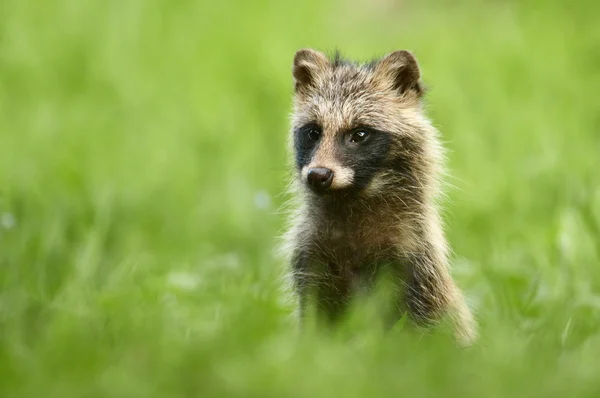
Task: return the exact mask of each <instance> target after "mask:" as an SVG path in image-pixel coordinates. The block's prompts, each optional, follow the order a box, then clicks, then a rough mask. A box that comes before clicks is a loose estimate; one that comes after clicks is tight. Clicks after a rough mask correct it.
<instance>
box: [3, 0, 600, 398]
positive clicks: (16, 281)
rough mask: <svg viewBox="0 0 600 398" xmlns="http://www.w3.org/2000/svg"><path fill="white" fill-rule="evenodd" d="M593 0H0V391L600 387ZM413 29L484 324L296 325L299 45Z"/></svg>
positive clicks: (506, 392)
mask: <svg viewBox="0 0 600 398" xmlns="http://www.w3.org/2000/svg"><path fill="white" fill-rule="evenodd" d="M598 11H599V9H598V5H596V3H595V2H592V1H587V2H586V1H578V2H570V3H568V2H564V3H561V2H554V1H547V2H535V1H521V2H517V1H471V2H464V1H462V2H446V1H440V2H417V1H402V2H393V1H384V0H377V1H365V0H352V1H350V2H341V1H335V2H319V1H308V2H267V1H255V2H242V1H238V2H233V1H230V0H225V1H220V2H202V1H195V2H194V1H171V2H167V1H157V0H155V1H142V0H129V1H110V0H107V1H85V2H84V1H78V0H55V1H52V2H49V1H48V2H43V1H22V0H4V1H2V2H0V396H2V397H29V396H36V397H38V396H45V397H54V396H56V397H96V396H98V397H99V396H109V397H137V396H139V397H176V396H202V397H209V396H218V397H223V396H236V395H237V396H260V397H267V396H273V397H282V396H286V397H287V396H327V397H330V396H344V397H352V396H357V397H365V396H400V395H409V396H411V397H421V396H422V397H429V396H431V397H439V396H478V397H479V396H485V397H495V396H515V395H518V396H526V397H535V396H540V397H549V396H556V397H564V396H589V397H596V396H598V394H599V393H600V382H599V381H598V366H599V365H600V360H599V358H600V334H599V332H600V267H599V259H600V243H599V242H600V174H599V173H598V170H599V166H600V160H599V157H600V116H599V115H600V112H599V111H600V109H599V108H600V106H599V102H598V99H597V96H598V94H597V93H598V91H599V89H600V68H599V65H600V47H599V46H598V44H599V43H600V24H598V23H597V14H598ZM307 46H309V47H316V48H320V49H324V50H329V49H333V48H335V47H337V48H339V49H341V50H343V51H344V53H345V54H347V55H348V56H350V57H352V58H359V59H361V58H370V57H371V56H373V55H382V54H384V53H386V52H388V51H390V50H394V49H400V48H406V49H410V50H412V51H413V52H414V53H415V54H416V55H417V57H418V59H419V61H420V63H421V67H422V72H423V77H424V79H425V82H426V83H427V85H428V86H429V95H428V111H429V114H430V115H431V117H432V119H433V120H434V122H435V124H436V126H438V127H439V128H440V130H441V131H442V132H443V139H444V141H445V144H446V146H447V147H448V148H449V168H450V173H451V175H452V176H453V177H452V178H451V179H450V180H449V183H450V184H451V185H452V186H454V188H453V189H451V190H450V191H449V192H448V196H449V199H450V200H449V202H448V204H447V209H446V219H447V224H448V228H447V233H448V237H449V240H450V243H451V245H452V247H453V250H454V253H455V254H454V258H453V272H454V275H455V277H456V279H457V281H458V283H459V285H460V286H461V287H462V288H463V289H464V290H465V292H466V294H467V296H468V297H469V300H470V302H471V304H472V306H473V307H474V308H475V309H476V312H477V314H478V318H479V321H480V323H481V335H482V338H481V341H480V343H479V345H478V346H476V347H474V348H472V349H469V350H461V349H458V348H457V347H455V346H454V344H453V343H452V342H450V341H448V340H447V339H444V338H441V337H440V336H436V335H432V336H417V335H416V334H415V333H412V332H408V331H406V330H398V331H395V332H394V333H392V334H388V335H382V334H380V333H379V332H378V331H377V330H375V329H374V328H370V327H368V324H367V325H365V323H368V322H365V321H364V320H362V321H361V319H362V318H361V316H360V314H358V315H356V317H355V319H354V321H350V322H349V323H348V325H346V328H342V329H341V330H339V331H337V332H334V333H323V332H320V331H308V332H307V333H305V334H298V333H297V330H296V328H295V326H294V323H293V322H292V321H291V320H290V314H291V312H292V311H293V308H291V307H290V305H289V304H288V303H287V302H286V301H285V300H284V297H282V293H281V280H280V275H281V273H282V270H283V269H284V267H285V264H282V263H281V261H280V260H279V259H277V258H276V257H275V256H274V255H273V248H274V246H275V244H276V237H277V235H278V234H279V233H280V232H281V229H282V226H283V221H284V219H283V216H282V215H281V213H280V212H279V211H278V209H279V208H280V206H281V205H282V203H283V202H284V201H285V199H286V197H285V195H284V194H283V192H284V190H285V187H286V183H287V179H288V176H289V173H288V171H287V169H286V156H287V154H286V140H287V134H288V133H287V131H288V114H289V112H290V96H291V88H292V81H291V60H292V57H293V54H294V51H295V50H297V49H298V48H301V47H307Z"/></svg>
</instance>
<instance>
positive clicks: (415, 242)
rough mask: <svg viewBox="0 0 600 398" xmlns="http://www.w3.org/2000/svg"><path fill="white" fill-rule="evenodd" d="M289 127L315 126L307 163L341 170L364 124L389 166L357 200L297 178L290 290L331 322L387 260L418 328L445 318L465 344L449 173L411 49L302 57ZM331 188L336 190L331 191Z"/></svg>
mask: <svg viewBox="0 0 600 398" xmlns="http://www.w3.org/2000/svg"><path fill="white" fill-rule="evenodd" d="M293 75H294V78H295V81H296V85H295V92H296V94H295V97H294V113H293V119H292V129H293V130H296V129H297V128H299V127H301V126H302V125H305V124H306V123H311V122H317V123H319V125H320V126H322V130H323V136H322V137H323V138H322V142H320V146H319V147H318V150H317V151H316V153H315V154H314V156H313V158H312V160H311V162H312V163H311V164H312V165H316V166H317V167H324V165H325V167H329V168H331V169H334V170H335V168H336V167H341V166H340V164H339V163H340V160H339V153H338V150H337V149H336V145H338V144H337V142H338V141H339V140H338V137H339V135H340V134H343V133H344V132H347V131H348V130H351V129H352V128H354V127H356V126H360V125H367V126H372V127H374V128H376V129H377V130H381V131H385V132H388V133H389V134H390V135H391V137H392V139H391V143H390V146H389V152H388V154H387V158H386V161H389V162H397V164H398V167H396V168H394V169H393V170H390V169H385V170H380V171H378V172H377V173H375V175H374V176H373V178H372V179H371V181H370V182H369V184H368V185H367V186H366V187H364V189H362V190H361V191H360V193H359V194H357V195H354V196H351V195H349V194H345V193H344V191H339V192H333V193H332V194H331V195H325V196H317V195H314V194H312V193H311V192H309V191H308V190H307V189H306V188H305V184H303V181H302V178H303V177H302V173H301V171H299V172H298V173H297V174H296V176H297V178H296V179H295V181H294V184H293V186H294V187H295V189H294V194H295V197H296V199H298V201H299V204H298V206H297V210H296V211H295V213H294V216H293V218H292V221H291V228H290V230H289V232H288V234H287V243H288V245H287V251H288V253H289V255H290V261H291V264H292V275H291V276H292V279H293V284H294V287H295V289H296V292H297V294H298V297H299V299H300V310H301V311H304V309H305V307H306V303H307V300H308V299H309V295H311V294H314V295H315V296H316V300H317V305H318V307H319V308H320V309H321V312H322V313H323V314H326V315H328V316H329V318H332V319H333V318H335V317H336V316H337V315H339V314H340V313H342V312H343V310H344V308H345V307H346V305H347V304H348V303H349V301H350V300H351V299H352V297H353V296H354V295H355V294H356V292H357V291H358V290H359V289H360V288H361V287H366V288H367V289H368V288H369V287H371V286H373V284H374V281H375V279H376V277H377V275H378V274H379V272H380V265H381V264H382V263H386V264H389V263H392V264H393V265H392V271H393V272H392V275H393V278H394V281H395V283H396V285H397V288H398V289H397V291H398V298H397V302H396V303H395V307H396V308H397V309H398V311H399V312H402V311H408V313H409V314H410V316H411V318H412V319H413V320H414V321H415V322H416V323H417V324H420V325H425V324H429V323H431V322H437V321H439V320H440V319H441V318H442V317H444V316H446V315H447V316H449V318H450V319H451V320H452V321H453V325H454V328H455V331H456V336H457V338H458V340H459V341H461V342H462V343H465V344H468V343H470V342H472V341H473V340H474V339H475V336H476V332H475V324H474V321H473V319H472V316H471V313H470V311H469V309H468V307H467V306H466V304H465V302H464V299H463V297H462V294H461V292H460V291H459V289H458V288H457V287H456V285H455V284H454V282H453V280H452V278H451V275H450V271H449V267H448V248H447V244H446V240H445V238H444V234H443V230H442V222H441V218H440V216H439V212H438V206H437V204H436V202H437V199H438V198H439V195H440V184H439V177H440V176H441V175H442V174H443V168H442V160H443V152H442V148H441V146H440V143H439V141H438V139H437V131H436V130H435V128H434V127H433V126H432V125H431V123H430V122H429V120H428V119H427V118H426V117H425V114H424V111H423V109H422V105H421V102H422V101H421V100H422V96H423V88H422V85H421V82H420V72H419V67H418V65H417V62H416V60H415V58H414V57H413V56H412V54H410V53H409V52H407V51H396V52H393V53H391V54H388V55H387V56H386V57H384V58H383V59H381V60H378V61H376V62H371V63H369V64H362V65H357V64H354V63H349V62H346V61H341V60H340V59H339V58H337V57H336V58H335V59H332V60H330V59H328V58H327V57H326V56H325V55H324V54H322V53H320V52H317V51H314V50H300V51H299V52H298V53H297V54H296V57H295V59H294V68H293ZM334 186H335V185H334Z"/></svg>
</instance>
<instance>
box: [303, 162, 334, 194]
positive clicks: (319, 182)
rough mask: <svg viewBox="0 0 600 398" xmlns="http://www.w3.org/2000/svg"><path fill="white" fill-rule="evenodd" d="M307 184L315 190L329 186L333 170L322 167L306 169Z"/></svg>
mask: <svg viewBox="0 0 600 398" xmlns="http://www.w3.org/2000/svg"><path fill="white" fill-rule="evenodd" d="M307 178H308V184H309V185H310V186H311V187H312V188H315V189H317V190H325V189H327V188H329V187H330V186H331V182H332V181H333V171H331V170H329V169H326V168H324V167H313V168H310V169H308V175H307Z"/></svg>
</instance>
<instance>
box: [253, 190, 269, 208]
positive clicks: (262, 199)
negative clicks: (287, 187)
mask: <svg viewBox="0 0 600 398" xmlns="http://www.w3.org/2000/svg"><path fill="white" fill-rule="evenodd" d="M254 205H255V206H256V207H257V208H258V209H261V210H266V209H268V208H269V207H271V196H270V195H269V194H268V193H267V192H265V191H258V192H257V193H256V194H255V195H254Z"/></svg>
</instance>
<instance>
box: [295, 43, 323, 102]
mask: <svg viewBox="0 0 600 398" xmlns="http://www.w3.org/2000/svg"><path fill="white" fill-rule="evenodd" d="M328 65H329V60H328V59H327V57H326V56H325V54H323V53H321V52H319V51H315V50H312V49H309V48H307V49H302V50H299V51H298V52H296V55H295V56H294V67H293V71H292V74H293V75H294V80H295V81H296V86H295V88H296V92H298V91H302V90H303V89H305V88H308V87H310V86H313V85H314V84H315V80H316V78H317V76H318V74H319V72H321V71H323V70H324V69H326V68H327V66H328Z"/></svg>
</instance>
